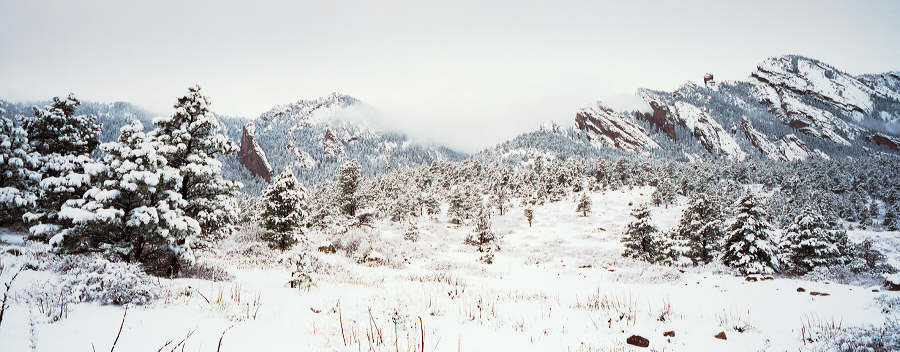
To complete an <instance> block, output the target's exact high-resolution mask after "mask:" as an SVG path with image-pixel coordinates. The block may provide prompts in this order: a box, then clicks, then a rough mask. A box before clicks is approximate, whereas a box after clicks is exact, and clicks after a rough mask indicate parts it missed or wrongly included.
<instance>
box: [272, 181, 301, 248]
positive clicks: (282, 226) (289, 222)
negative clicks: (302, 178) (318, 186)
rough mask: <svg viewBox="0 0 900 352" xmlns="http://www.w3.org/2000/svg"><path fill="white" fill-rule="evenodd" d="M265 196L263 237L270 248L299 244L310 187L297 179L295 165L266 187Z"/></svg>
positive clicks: (289, 246)
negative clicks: (307, 193)
mask: <svg viewBox="0 0 900 352" xmlns="http://www.w3.org/2000/svg"><path fill="white" fill-rule="evenodd" d="M263 199H264V200H265V208H264V209H263V212H262V215H261V218H262V227H263V229H265V232H263V235H262V238H263V239H264V240H266V241H268V242H269V246H270V247H272V248H275V249H279V250H281V251H282V252H284V251H285V250H288V249H290V248H291V247H293V246H294V245H295V244H297V242H298V238H297V236H298V235H301V234H302V233H303V230H302V228H301V226H302V225H303V221H304V220H305V219H306V210H305V209H304V206H305V202H306V189H304V188H303V186H301V185H300V183H299V182H297V179H296V178H295V177H294V174H293V172H291V168H287V169H286V170H285V171H284V172H282V173H281V174H279V175H278V177H276V178H275V181H274V182H272V184H271V185H269V187H267V188H266V190H265V192H264V193H263Z"/></svg>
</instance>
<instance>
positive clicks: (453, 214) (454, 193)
mask: <svg viewBox="0 0 900 352" xmlns="http://www.w3.org/2000/svg"><path fill="white" fill-rule="evenodd" d="M463 188H464V186H453V188H452V189H450V196H449V197H448V198H447V202H448V203H449V205H450V207H449V208H447V218H448V219H449V221H450V222H451V223H454V224H462V223H463V221H465V220H466V219H468V218H469V217H470V214H469V199H468V197H467V196H466V192H465V190H464V189H463Z"/></svg>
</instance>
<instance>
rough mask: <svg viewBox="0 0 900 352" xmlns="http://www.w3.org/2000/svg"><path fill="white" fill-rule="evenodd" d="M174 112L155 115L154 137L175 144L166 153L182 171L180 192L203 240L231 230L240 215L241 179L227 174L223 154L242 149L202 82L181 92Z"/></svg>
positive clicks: (152, 134)
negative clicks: (222, 122) (224, 128)
mask: <svg viewBox="0 0 900 352" xmlns="http://www.w3.org/2000/svg"><path fill="white" fill-rule="evenodd" d="M174 107H175V113H174V114H173V115H172V116H169V117H164V118H159V119H156V120H154V124H155V125H156V128H155V129H154V130H153V132H151V136H152V138H154V139H155V140H157V141H159V142H160V143H162V144H163V145H166V146H170V147H174V151H173V152H172V153H168V154H167V159H168V166H170V167H173V168H175V169H177V170H178V171H179V173H180V174H181V177H182V182H181V189H179V190H178V193H179V194H181V197H182V198H183V199H184V200H185V201H187V204H186V207H185V209H184V211H185V214H187V215H188V216H190V217H191V218H193V219H195V220H197V221H198V222H199V223H200V227H201V229H202V233H201V238H200V242H201V243H198V244H200V245H205V244H208V242H210V241H214V240H216V239H217V238H220V237H221V236H223V235H225V234H227V233H228V232H229V231H230V230H231V229H232V225H233V224H234V222H235V221H236V220H237V218H238V214H237V213H236V212H235V209H236V208H237V207H236V206H234V203H235V198H234V197H235V195H236V194H237V193H236V192H237V190H238V189H239V188H240V187H241V185H240V184H239V183H236V182H233V181H230V180H226V179H225V178H224V177H223V176H222V163H221V162H220V161H219V160H218V159H217V158H218V157H221V156H225V155H229V154H231V153H234V152H236V151H237V146H236V145H235V144H234V142H232V141H231V140H230V139H228V137H225V136H224V135H222V134H221V131H220V127H219V122H218V120H217V119H216V117H215V116H214V115H213V113H212V112H211V111H210V110H209V99H208V98H207V97H206V96H204V95H202V94H201V93H200V87H199V86H192V87H189V88H188V93H187V95H185V96H183V97H180V98H178V102H177V103H176V104H175V106H174Z"/></svg>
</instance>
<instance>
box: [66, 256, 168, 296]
mask: <svg viewBox="0 0 900 352" xmlns="http://www.w3.org/2000/svg"><path fill="white" fill-rule="evenodd" d="M51 269H53V270H54V271H56V272H58V273H59V274H60V277H59V278H58V281H57V282H51V283H50V285H51V286H56V287H55V288H57V289H59V293H60V294H61V295H62V297H63V301H64V302H66V303H82V302H99V303H101V304H117V305H121V304H136V305H144V304H149V303H151V302H153V301H154V300H156V299H157V298H158V297H159V296H160V289H161V288H160V286H159V285H158V284H157V283H156V281H155V280H153V278H151V277H150V276H149V275H147V274H146V273H144V271H143V270H141V267H140V266H139V265H137V264H130V263H124V262H110V261H109V260H106V259H104V258H102V257H100V256H63V257H60V260H59V261H58V262H56V263H54V264H51Z"/></svg>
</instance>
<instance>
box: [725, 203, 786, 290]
mask: <svg viewBox="0 0 900 352" xmlns="http://www.w3.org/2000/svg"><path fill="white" fill-rule="evenodd" d="M771 231H772V228H771V226H770V225H769V223H768V220H767V219H766V213H765V209H764V207H763V205H762V204H760V202H759V200H758V199H757V198H756V196H754V195H753V193H751V192H748V193H747V194H746V195H744V197H742V198H741V200H740V202H739V203H738V208H737V218H736V219H735V222H734V223H733V224H732V225H731V226H730V227H729V228H728V231H726V233H725V239H724V246H725V248H724V250H723V255H722V262H723V263H724V264H725V265H728V266H730V267H732V268H735V269H737V270H739V271H740V272H741V273H744V274H769V273H772V272H774V271H775V270H776V269H777V268H778V258H777V250H776V247H775V245H774V244H773V242H772V239H771V236H770V232H771Z"/></svg>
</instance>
